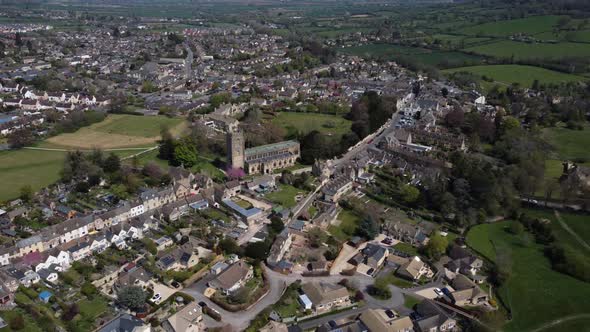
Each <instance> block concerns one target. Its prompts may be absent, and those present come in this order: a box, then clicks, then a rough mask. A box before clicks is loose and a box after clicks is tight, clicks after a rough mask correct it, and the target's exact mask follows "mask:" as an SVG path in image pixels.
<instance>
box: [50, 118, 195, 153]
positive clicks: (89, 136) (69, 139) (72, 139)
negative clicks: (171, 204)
mask: <svg viewBox="0 0 590 332" xmlns="http://www.w3.org/2000/svg"><path fill="white" fill-rule="evenodd" d="M163 126H166V127H168V128H171V131H172V132H173V133H176V134H178V133H180V132H181V131H182V130H183V129H184V128H185V127H184V124H183V121H182V119H175V118H167V117H162V116H157V117H147V116H145V117H144V116H136V115H117V114H113V115H109V116H108V117H107V118H106V119H105V120H104V121H102V122H100V123H96V124H93V125H91V126H89V127H84V128H81V129H79V130H78V131H76V132H74V133H67V134H61V135H58V136H55V137H51V138H49V139H47V141H46V142H47V143H49V144H50V145H52V147H64V148H69V149H92V148H95V147H97V148H101V149H113V148H125V147H146V146H153V145H154V143H155V142H156V141H157V140H158V139H159V137H160V130H161V128H162V127H163Z"/></svg>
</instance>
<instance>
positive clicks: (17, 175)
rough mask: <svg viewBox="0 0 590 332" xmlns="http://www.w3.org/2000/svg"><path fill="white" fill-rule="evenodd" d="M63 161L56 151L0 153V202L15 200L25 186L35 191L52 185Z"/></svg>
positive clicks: (62, 156) (56, 178) (61, 155)
mask: <svg viewBox="0 0 590 332" xmlns="http://www.w3.org/2000/svg"><path fill="white" fill-rule="evenodd" d="M64 160H65V152H58V151H38V150H15V151H0V183H2V185H1V186H0V201H6V200H10V199H14V198H17V197H18V196H19V193H20V188H22V187H23V186H25V185H30V186H31V187H32V188H33V190H35V191H37V190H39V189H41V188H44V187H46V186H48V185H50V184H52V183H54V182H55V181H57V180H58V179H59V172H60V171H61V169H62V167H63V163H64Z"/></svg>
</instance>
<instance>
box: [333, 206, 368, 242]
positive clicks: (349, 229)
mask: <svg viewBox="0 0 590 332" xmlns="http://www.w3.org/2000/svg"><path fill="white" fill-rule="evenodd" d="M338 220H340V225H337V226H336V225H330V226H329V227H328V231H329V232H330V234H332V236H334V237H335V238H336V239H338V240H339V241H347V240H349V239H350V238H351V237H352V236H353V235H354V233H355V232H356V228H357V226H358V224H359V222H360V221H361V220H360V218H359V216H357V215H356V214H355V213H354V212H353V211H350V210H342V211H341V212H340V213H339V214H338Z"/></svg>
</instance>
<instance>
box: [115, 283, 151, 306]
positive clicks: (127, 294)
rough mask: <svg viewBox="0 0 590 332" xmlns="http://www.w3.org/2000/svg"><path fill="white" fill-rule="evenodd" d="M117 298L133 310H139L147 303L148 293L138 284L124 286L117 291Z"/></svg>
mask: <svg viewBox="0 0 590 332" xmlns="http://www.w3.org/2000/svg"><path fill="white" fill-rule="evenodd" d="M117 300H118V301H119V302H120V303H121V304H122V305H124V306H125V307H127V308H129V309H131V310H134V311H136V310H139V309H141V308H143V306H144V305H145V301H146V300H147V293H146V292H144V291H143V289H141V287H137V286H128V287H124V288H123V289H121V290H120V291H119V293H117Z"/></svg>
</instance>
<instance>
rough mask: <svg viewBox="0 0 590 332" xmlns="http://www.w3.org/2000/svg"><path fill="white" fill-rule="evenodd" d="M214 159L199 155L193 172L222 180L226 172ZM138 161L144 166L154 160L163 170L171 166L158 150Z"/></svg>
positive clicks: (145, 154) (138, 158) (141, 156)
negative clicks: (161, 157) (216, 164)
mask: <svg viewBox="0 0 590 332" xmlns="http://www.w3.org/2000/svg"><path fill="white" fill-rule="evenodd" d="M213 160H214V158H213V157H209V156H202V155H199V156H197V163H196V164H195V166H193V167H192V168H191V170H192V171H193V172H199V173H203V174H205V175H208V176H209V177H211V178H212V179H214V180H216V179H217V180H221V179H223V178H225V174H224V173H223V172H222V171H221V170H220V169H219V168H217V167H215V165H213ZM137 161H138V162H139V164H140V165H142V166H143V165H145V164H147V163H150V162H153V163H155V164H157V165H158V166H160V167H161V168H162V169H163V170H168V168H169V167H170V165H169V164H168V161H167V160H162V159H160V158H158V150H153V151H150V152H147V153H144V154H142V155H140V156H139V157H137ZM129 162H131V160H129Z"/></svg>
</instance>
